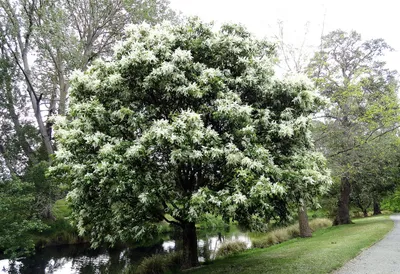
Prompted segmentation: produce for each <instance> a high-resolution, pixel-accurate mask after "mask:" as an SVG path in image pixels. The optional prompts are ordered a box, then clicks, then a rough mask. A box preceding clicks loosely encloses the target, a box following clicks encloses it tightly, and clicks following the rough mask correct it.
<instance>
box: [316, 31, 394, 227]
mask: <svg viewBox="0 0 400 274" xmlns="http://www.w3.org/2000/svg"><path fill="white" fill-rule="evenodd" d="M390 50H391V48H390V47H389V46H388V45H387V43H386V42H385V41H384V40H383V39H372V40H362V39H361V35H360V34H358V33H357V32H355V31H351V32H344V31H341V30H336V31H332V32H330V33H329V34H327V35H326V36H324V37H323V38H322V41H321V47H320V51H318V52H316V53H315V55H314V57H313V59H312V60H311V62H310V64H309V67H308V72H309V76H310V77H311V78H312V79H313V80H314V82H315V84H316V86H317V87H318V88H319V89H320V91H321V93H322V94H323V95H325V96H326V97H328V98H329V99H330V101H331V103H332V104H331V106H329V107H327V108H325V109H324V111H323V114H322V115H321V116H322V117H323V119H321V120H318V121H317V122H316V130H315V133H316V139H317V140H319V142H318V146H319V147H320V149H321V150H322V151H324V153H325V155H326V156H327V157H328V158H329V166H330V167H331V169H332V175H333V177H334V178H335V179H336V180H335V181H337V182H338V184H341V185H342V187H340V189H338V190H343V191H342V192H341V193H340V194H341V195H342V196H341V198H340V201H343V203H339V206H340V207H341V209H340V210H338V211H337V212H341V214H339V213H338V215H337V218H336V220H337V222H338V223H348V222H349V221H350V220H349V218H348V216H349V214H348V213H349V212H348V209H347V208H348V207H349V205H348V204H347V203H348V202H344V201H348V200H350V192H351V191H350V190H349V189H352V190H353V191H354V192H353V196H352V197H351V198H352V201H353V203H354V204H356V205H357V206H359V207H361V208H362V209H363V210H365V208H367V207H368V205H369V203H371V202H373V201H375V202H379V200H380V199H381V197H382V196H383V195H385V192H386V191H387V187H388V186H389V185H393V183H395V182H393V176H392V175H391V174H393V173H392V172H391V171H393V168H394V167H396V165H397V164H396V162H397V161H392V159H394V158H395V156H394V155H395V154H397V150H398V149H397V148H396V144H397V143H398V141H396V139H397V137H396V136H395V133H394V134H393V135H392V134H391V132H392V131H395V130H396V129H397V127H398V122H399V119H400V115H399V114H400V113H399V102H398V98H397V95H396V92H397V89H398V76H397V72H396V71H392V70H390V69H388V68H386V67H385V66H386V63H385V62H384V61H383V60H382V56H383V55H384V53H385V52H387V51H390ZM381 137H382V138H381ZM388 140H390V142H388ZM397 147H398V145H397ZM388 166H389V167H388ZM387 167H388V168H387ZM395 169H396V168H395ZM385 189H386V190H385ZM338 192H339V191H338ZM344 203H346V205H345V204H344ZM339 215H341V216H339Z"/></svg>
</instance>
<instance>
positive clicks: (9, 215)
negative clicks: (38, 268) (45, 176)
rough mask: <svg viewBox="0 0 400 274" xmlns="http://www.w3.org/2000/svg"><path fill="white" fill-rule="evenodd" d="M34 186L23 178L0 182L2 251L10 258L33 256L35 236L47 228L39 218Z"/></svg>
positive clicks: (0, 241)
mask: <svg viewBox="0 0 400 274" xmlns="http://www.w3.org/2000/svg"><path fill="white" fill-rule="evenodd" d="M33 190H34V186H33V185H32V184H31V183H28V182H23V181H21V180H19V179H13V180H9V181H0V212H1V214H0V235H1V236H0V250H1V251H3V252H4V254H5V255H6V256H7V257H9V258H17V257H20V256H25V255H28V254H31V253H32V252H33V251H34V248H35V243H34V240H33V238H32V233H34V232H41V231H42V230H43V229H46V228H47V226H46V225H45V224H43V223H42V222H41V221H40V220H39V219H38V216H37V212H36V208H35V206H34V201H35V197H34V196H33V195H32V193H33Z"/></svg>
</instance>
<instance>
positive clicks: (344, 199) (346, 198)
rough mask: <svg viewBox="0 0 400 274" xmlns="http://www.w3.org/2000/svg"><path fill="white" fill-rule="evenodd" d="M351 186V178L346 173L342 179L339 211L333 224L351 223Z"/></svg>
mask: <svg viewBox="0 0 400 274" xmlns="http://www.w3.org/2000/svg"><path fill="white" fill-rule="evenodd" d="M350 193H351V186H350V182H349V178H348V177H347V176H346V175H344V176H343V177H342V179H341V186H340V198H339V202H338V211H337V214H336V218H335V220H334V221H333V225H344V224H351V223H352V222H351V220H350V212H349V204H350Z"/></svg>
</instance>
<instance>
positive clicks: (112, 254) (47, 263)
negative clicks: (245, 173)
mask: <svg viewBox="0 0 400 274" xmlns="http://www.w3.org/2000/svg"><path fill="white" fill-rule="evenodd" d="M199 234H200V235H199V236H198V237H199V240H198V248H199V260H200V261H205V260H210V259H213V258H214V257H215V252H216V251H217V250H218V248H219V246H220V245H221V243H222V242H224V241H232V240H241V241H244V242H246V244H247V247H248V248H250V247H251V240H250V238H249V236H248V234H247V233H245V232H242V231H239V230H237V229H232V230H231V231H224V232H222V231H221V232H211V233H209V232H207V233H206V232H200V233H199ZM177 249H179V242H177V241H176V240H174V239H173V236H171V237H169V236H168V237H166V238H165V239H164V240H163V239H161V240H160V241H158V242H157V243H155V244H154V243H153V244H150V245H147V246H141V247H119V248H99V249H96V250H93V249H90V247H89V245H87V244H80V245H65V246H54V247H46V248H44V249H41V250H39V251H37V253H36V254H35V255H34V256H31V257H27V258H22V259H20V260H17V261H16V262H15V263H14V264H12V263H11V262H10V261H8V260H0V273H8V274H28V273H32V274H33V273H34V274H42V273H43V274H44V273H52V274H70V273H71V274H72V273H79V274H94V273H96V274H98V273H107V274H108V273H110V274H114V273H115V274H116V273H121V272H122V271H123V269H124V268H126V267H127V266H128V265H129V264H138V263H139V262H140V261H141V260H142V259H143V258H144V257H148V256H150V255H152V254H156V253H168V252H172V251H175V250H177Z"/></svg>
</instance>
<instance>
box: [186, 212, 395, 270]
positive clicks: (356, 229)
mask: <svg viewBox="0 0 400 274" xmlns="http://www.w3.org/2000/svg"><path fill="white" fill-rule="evenodd" d="M392 228H393V221H391V220H390V219H389V216H378V217H369V218H363V219H357V220H354V224H351V225H342V226H335V227H329V228H326V229H321V230H318V231H316V232H315V233H314V234H313V237H312V238H308V239H301V238H296V239H292V240H289V241H287V242H284V243H282V244H278V245H274V246H271V247H269V248H265V249H260V248H255V249H251V250H248V251H245V252H243V253H240V254H238V255H234V256H231V257H228V258H223V259H217V260H215V261H213V262H212V263H210V264H209V265H205V266H203V267H201V268H199V269H195V270H192V271H189V273H249V274H250V273H276V274H280V273H282V274H283V273H284V274H290V273H296V274H297V273H330V272H332V271H333V270H335V269H338V268H340V267H341V266H342V265H344V264H345V263H346V262H347V261H349V260H350V259H352V258H354V257H355V256H357V255H358V254H359V253H360V252H361V251H362V250H363V249H365V248H368V247H370V246H371V245H372V244H374V243H375V242H377V241H379V240H380V239H382V238H383V237H384V236H385V235H386V234H387V233H388V232H389V231H390V230H391V229H392ZM186 273H187V272H186Z"/></svg>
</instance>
